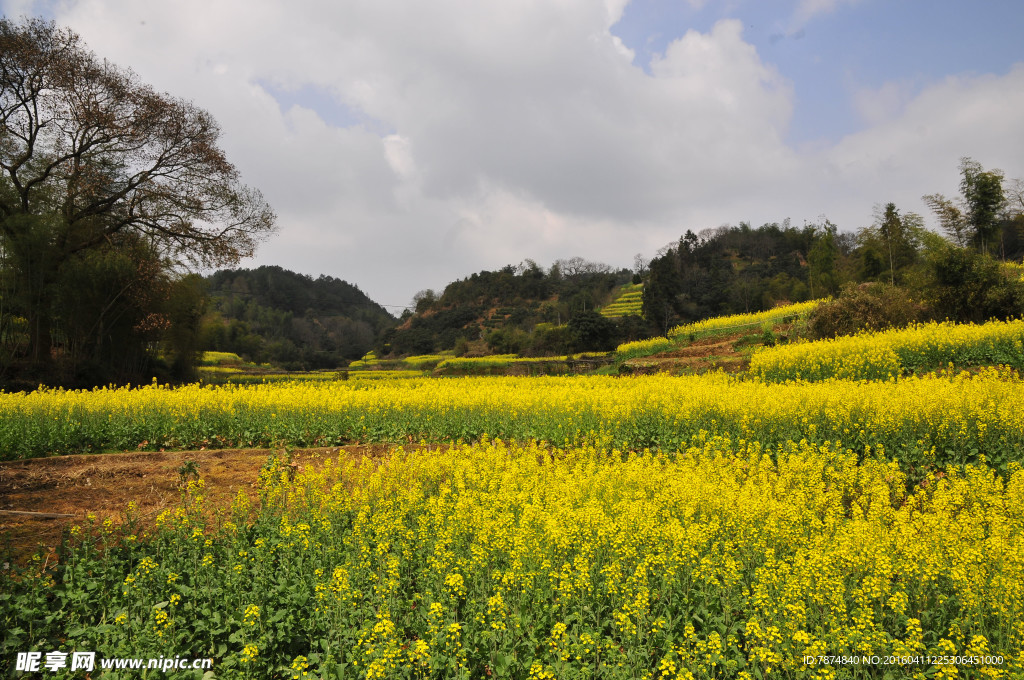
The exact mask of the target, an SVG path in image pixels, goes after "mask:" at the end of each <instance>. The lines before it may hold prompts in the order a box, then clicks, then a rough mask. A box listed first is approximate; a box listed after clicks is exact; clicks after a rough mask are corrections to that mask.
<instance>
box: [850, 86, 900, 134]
mask: <svg viewBox="0 0 1024 680" xmlns="http://www.w3.org/2000/svg"><path fill="white" fill-rule="evenodd" d="M912 97H913V89H912V87H911V85H910V84H909V83H898V82H892V81H890V82H887V83H884V84H883V85H882V86H881V87H879V88H877V89H873V88H858V89H857V90H856V91H855V92H854V93H853V104H854V107H855V108H856V110H857V113H858V114H859V115H860V117H861V119H862V120H863V121H864V122H865V123H867V124H869V125H878V124H879V123H883V122H885V121H887V120H891V119H892V118H894V117H896V116H897V115H899V114H900V113H902V111H903V108H904V107H905V106H906V104H907V102H909V101H910V99H911V98H912Z"/></svg>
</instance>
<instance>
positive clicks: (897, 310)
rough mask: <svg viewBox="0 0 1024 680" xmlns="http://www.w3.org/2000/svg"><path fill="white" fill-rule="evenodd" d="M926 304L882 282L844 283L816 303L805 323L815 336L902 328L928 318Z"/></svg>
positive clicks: (823, 336)
mask: <svg viewBox="0 0 1024 680" xmlns="http://www.w3.org/2000/svg"><path fill="white" fill-rule="evenodd" d="M929 316H930V314H929V307H928V305H926V304H925V303H923V302H921V301H918V300H915V299H913V298H912V297H911V295H910V291H908V290H906V289H904V288H900V287H898V286H890V285H888V284H884V283H862V284H860V285H859V286H858V285H854V284H847V286H846V287H844V288H843V291H842V294H840V295H839V297H837V298H836V299H834V300H831V301H828V302H823V303H822V304H820V305H818V307H817V308H815V310H814V311H813V312H811V315H810V317H809V319H808V322H807V326H808V330H809V331H810V334H811V336H812V337H814V338H819V339H820V338H834V337H838V336H841V335H853V334H854V333H857V332H859V331H862V330H876V331H879V330H885V329H888V328H902V327H904V326H908V325H910V324H912V323H915V322H918V321H924V320H926V319H928V318H929Z"/></svg>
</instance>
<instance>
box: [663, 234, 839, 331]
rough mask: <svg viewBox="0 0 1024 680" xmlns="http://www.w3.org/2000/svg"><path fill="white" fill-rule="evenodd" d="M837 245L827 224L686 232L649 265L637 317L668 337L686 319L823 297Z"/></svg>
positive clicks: (834, 281) (834, 275) (834, 273)
mask: <svg viewBox="0 0 1024 680" xmlns="http://www.w3.org/2000/svg"><path fill="white" fill-rule="evenodd" d="M844 243H845V242H844V241H842V240H841V239H840V238H839V236H838V235H837V233H836V229H835V226H834V225H831V224H830V223H827V222H826V225H825V226H824V227H817V226H814V225H810V226H806V227H803V228H801V229H797V228H795V227H791V226H790V225H789V223H788V221H787V222H785V223H783V224H782V225H779V224H775V223H772V224H765V225H763V226H761V227H758V228H757V229H752V228H751V227H750V225H747V224H740V226H738V227H720V228H718V229H708V230H705V231H703V232H701V233H700V234H699V235H697V234H694V233H693V232H692V231H687V232H686V234H685V235H684V236H683V237H682V238H680V239H679V241H678V243H675V244H672V246H671V247H669V248H668V249H667V250H666V251H665V252H664V253H663V254H662V255H660V256H659V257H655V258H654V259H652V260H651V263H650V273H649V275H648V278H647V282H646V283H645V285H644V291H643V315H644V319H646V321H647V323H648V327H649V329H650V331H651V332H653V333H658V334H667V333H668V331H669V330H670V329H671V328H673V327H675V326H678V325H680V324H684V323H687V322H692V321H699V320H702V319H707V318H712V317H717V316H727V315H731V314H743V313H749V312H757V311H762V310H765V309H771V308H772V307H774V306H776V305H777V304H787V303H791V302H803V301H805V300H807V299H809V298H810V297H812V296H814V295H818V296H823V295H825V294H826V293H827V291H830V290H832V289H833V288H835V287H836V286H837V285H838V282H839V281H840V280H841V279H842V275H841V271H840V270H841V269H842V266H843V263H844V262H845V258H846V257H847V254H846V253H844V251H843V248H842V247H841V246H842V245H843V244H844ZM812 251H813V255H812ZM808 264H810V266H808ZM812 279H813V284H812Z"/></svg>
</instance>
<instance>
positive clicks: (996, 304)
mask: <svg viewBox="0 0 1024 680" xmlns="http://www.w3.org/2000/svg"><path fill="white" fill-rule="evenodd" d="M926 293H927V295H928V296H929V299H930V300H931V305H932V310H933V313H934V315H935V317H936V318H939V319H942V318H946V319H951V320H953V321H965V322H976V323H980V322H982V321H987V320H988V319H1009V318H1013V317H1019V316H1021V315H1024V282H1021V281H1017V280H1014V279H1013V278H1012V277H1008V276H1007V275H1006V274H1005V273H1003V272H1002V271H1001V269H1000V266H999V263H998V262H997V261H996V260H995V259H993V258H992V257H990V256H988V255H985V254H982V253H978V252H975V251H972V250H968V249H965V248H956V247H953V246H949V247H947V248H945V249H943V250H942V251H939V252H938V253H936V254H935V256H934V257H933V258H932V262H931V280H930V281H929V283H928V289H927V291H926Z"/></svg>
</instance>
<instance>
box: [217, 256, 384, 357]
mask: <svg viewBox="0 0 1024 680" xmlns="http://www.w3.org/2000/svg"><path fill="white" fill-rule="evenodd" d="M205 283H206V288H207V294H208V295H209V305H208V307H209V311H208V312H207V314H206V316H205V317H204V318H203V323H202V328H201V332H200V343H201V345H202V349H204V350H211V351H221V352H234V353H236V354H239V355H241V356H242V357H244V358H245V359H246V360H248V361H252V362H255V363H271V364H274V365H275V366H280V367H282V368H286V369H290V370H309V369H318V368H337V367H339V366H345V365H346V364H347V363H348V362H349V361H351V360H353V359H358V358H359V357H361V356H362V355H363V354H365V353H366V352H368V351H370V349H372V348H373V346H374V343H375V342H376V341H377V340H378V338H379V336H380V334H381V333H382V332H383V331H384V330H386V329H388V328H390V327H392V326H394V325H395V323H396V319H395V318H394V317H393V316H391V314H389V313H388V312H387V311H386V310H385V309H384V308H383V307H381V306H380V305H378V304H377V303H375V302H374V301H373V300H371V299H370V298H369V297H367V296H366V294H365V293H363V292H362V291H361V290H359V288H358V287H357V286H354V285H352V284H350V283H348V282H346V281H342V280H341V279H336V278H334V277H332V276H324V275H321V276H319V277H317V278H315V279H314V278H312V277H310V276H307V275H305V274H298V273H295V272H292V271H288V270H286V269H282V268H281V267H276V266H263V267H258V268H256V269H234V270H230V269H229V270H223V271H218V272H216V273H214V274H212V275H210V276H209V277H207V278H206V281H205Z"/></svg>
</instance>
